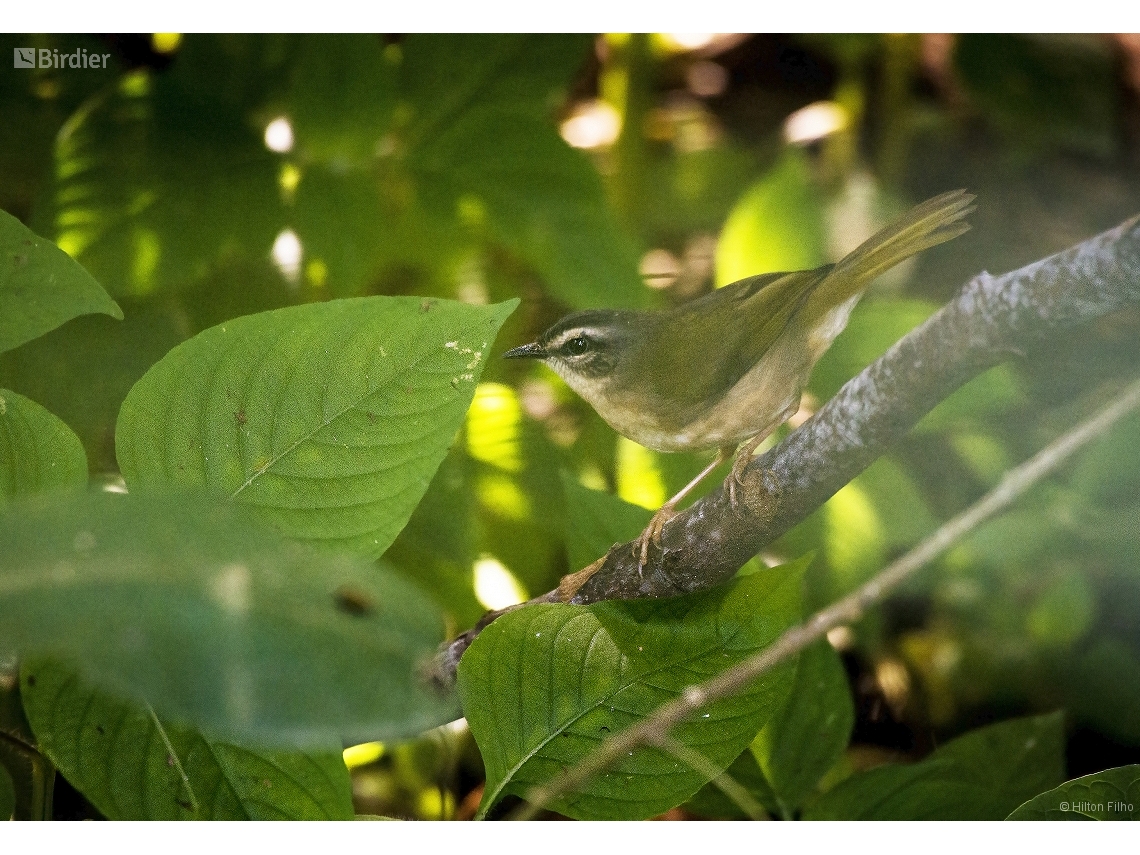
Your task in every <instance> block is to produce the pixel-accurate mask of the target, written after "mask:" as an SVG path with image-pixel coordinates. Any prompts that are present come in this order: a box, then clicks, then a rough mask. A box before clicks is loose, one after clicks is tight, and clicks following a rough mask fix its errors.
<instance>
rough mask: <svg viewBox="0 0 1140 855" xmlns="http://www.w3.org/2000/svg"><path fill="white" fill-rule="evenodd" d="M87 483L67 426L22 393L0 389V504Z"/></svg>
mask: <svg viewBox="0 0 1140 855" xmlns="http://www.w3.org/2000/svg"><path fill="white" fill-rule="evenodd" d="M86 483H87V455H86V454H84V453H83V445H82V444H81V443H80V442H79V437H77V436H76V435H75V434H74V433H72V431H71V428H69V427H68V426H67V425H65V424H64V423H63V422H61V421H60V420H59V419H57V418H56V417H55V416H53V415H52V414H51V413H49V412H48V411H47V410H45V409H44V408H43V407H41V406H40V405H39V404H37V403H36V402H35V401H29V400H28V399H27V398H25V397H24V396H23V395H17V394H16V393H15V392H10V391H8V390H7V389H0V508H3V507H4V506H5V505H7V504H8V502H9V501H10V500H12V499H15V498H18V497H20V496H28V495H31V494H32V493H39V492H43V491H46V490H52V489H58V488H62V487H79V486H82V485H84V484H86Z"/></svg>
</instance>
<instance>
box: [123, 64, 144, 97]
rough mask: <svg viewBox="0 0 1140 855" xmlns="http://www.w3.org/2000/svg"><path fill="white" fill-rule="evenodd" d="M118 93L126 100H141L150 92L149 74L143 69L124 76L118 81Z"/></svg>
mask: <svg viewBox="0 0 1140 855" xmlns="http://www.w3.org/2000/svg"><path fill="white" fill-rule="evenodd" d="M119 92H120V93H121V94H123V95H125V96H126V97H128V98H142V97H144V96H145V95H146V94H147V93H149V92H150V72H148V71H146V70H145V69H139V70H137V71H132V72H130V73H129V74H124V75H123V77H122V79H121V80H120V81H119Z"/></svg>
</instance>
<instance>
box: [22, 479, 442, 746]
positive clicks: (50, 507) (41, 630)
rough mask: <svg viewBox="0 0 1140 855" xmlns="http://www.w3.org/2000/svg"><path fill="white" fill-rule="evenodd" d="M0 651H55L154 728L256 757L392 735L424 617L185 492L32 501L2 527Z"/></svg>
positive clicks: (431, 705)
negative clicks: (144, 711) (159, 721)
mask: <svg viewBox="0 0 1140 855" xmlns="http://www.w3.org/2000/svg"><path fill="white" fill-rule="evenodd" d="M0 543H3V544H4V548H5V560H4V562H3V563H2V564H0V653H17V654H19V655H20V656H21V657H32V656H35V655H38V654H44V655H52V656H58V657H60V658H63V659H66V660H68V661H69V662H71V663H72V664H74V665H76V666H78V667H79V668H80V671H81V673H82V674H83V675H84V676H85V677H86V678H88V679H91V680H93V681H94V682H95V683H96V685H97V686H99V687H100V688H101V689H106V690H107V691H110V692H113V693H116V694H122V695H127V696H130V697H134V698H143V699H146V700H147V701H149V702H150V703H151V704H152V705H153V706H154V708H155V709H156V710H157V711H158V713H159V714H160V715H161V716H163V718H164V719H169V720H171V721H178V722H188V723H192V724H194V725H195V726H197V727H199V728H201V729H203V730H205V731H207V732H209V733H212V734H214V735H217V736H220V737H223V738H240V739H242V740H243V741H245V740H256V741H257V742H258V744H264V745H267V746H271V745H281V746H297V745H318V746H327V745H328V744H329V742H330V741H332V740H336V739H340V738H348V739H356V740H357V741H364V740H366V739H398V738H402V737H406V736H409V735H411V734H414V733H418V732H420V731H422V730H424V729H426V728H429V727H433V726H436V725H438V724H441V723H443V722H445V721H447V720H449V719H450V718H453V717H454V716H455V708H454V705H453V704H454V702H453V700H451V699H448V698H445V697H441V696H438V695H437V694H436V693H435V692H434V691H432V690H430V689H428V688H427V687H425V686H423V685H422V684H421V680H420V678H419V677H418V676H417V668H418V667H419V664H420V663H421V662H422V661H423V660H426V659H428V658H430V657H431V655H432V654H433V652H434V650H435V647H436V645H437V644H438V643H439V641H440V638H441V634H442V633H441V628H442V627H441V623H442V622H441V621H440V618H439V614H438V612H437V611H436V610H435V609H434V608H433V607H432V606H431V605H430V603H429V602H428V601H427V600H426V599H425V598H424V596H423V595H422V594H419V593H418V592H417V591H415V590H414V589H413V588H412V587H411V586H410V585H408V584H407V583H406V582H403V581H401V580H400V579H398V578H396V576H395V575H394V574H392V573H391V572H390V571H388V570H386V569H382V568H380V567H377V566H376V565H375V564H373V563H372V562H369V561H366V560H364V559H360V558H351V557H348V556H345V555H343V554H337V555H333V554H328V553H326V552H320V551H314V550H312V549H310V548H308V547H305V546H302V545H300V544H297V543H293V542H290V541H285V540H283V539H282V538H281V537H280V536H278V535H276V534H275V533H273V532H271V531H268V530H266V529H265V528H264V527H263V526H261V525H260V524H259V523H258V522H257V520H256V519H254V518H253V516H252V514H251V512H250V511H249V510H248V509H246V508H242V507H239V506H236V505H233V504H230V503H221V504H219V503H216V502H214V501H209V502H207V501H206V500H205V499H204V498H203V497H200V496H195V495H193V494H170V495H159V494H152V493H148V492H146V491H143V492H142V493H139V492H132V493H131V494H130V495H126V496H122V495H113V494H108V493H92V494H80V495H72V496H67V497H54V498H53V497H42V498H41V497H36V498H34V499H30V500H26V501H24V502H23V503H22V504H21V505H20V506H18V507H12V508H9V509H8V510H7V511H6V512H5V513H3V514H2V515H0Z"/></svg>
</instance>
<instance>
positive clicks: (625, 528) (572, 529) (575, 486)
mask: <svg viewBox="0 0 1140 855" xmlns="http://www.w3.org/2000/svg"><path fill="white" fill-rule="evenodd" d="M562 489H563V491H564V492H565V493H566V551H567V553H569V557H570V566H571V568H573V569H575V570H580V569H581V568H583V567H585V566H587V565H588V564H590V562H592V561H593V560H594V559H596V558H598V557H600V556H602V555H605V554H606V552H607V551H609V548H610V547H611V546H613V545H614V544H615V543H624V542H625V541H627V540H633V539H634V538H635V537H637V536H638V535H639V534H641V532H642V531H644V530H645V527H646V526H647V525H649V520H650V518H651V517H652V516H653V512H652V511H649V510H646V509H645V508H642V507H640V506H638V505H631V504H630V503H629V502H626V501H623V500H622V499H619V498H618V497H617V496H614V495H611V494H610V493H603V492H601V491H599V490H591V489H590V488H588V487H583V486H582V485H581V484H579V483H578V481H577V479H575V478H574V477H573V476H571V475H569V474H567V473H565V472H563V473H562Z"/></svg>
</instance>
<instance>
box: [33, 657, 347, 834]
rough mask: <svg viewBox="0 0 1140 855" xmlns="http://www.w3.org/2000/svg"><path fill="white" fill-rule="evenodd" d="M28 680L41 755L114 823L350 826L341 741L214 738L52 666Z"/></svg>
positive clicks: (41, 664)
mask: <svg viewBox="0 0 1140 855" xmlns="http://www.w3.org/2000/svg"><path fill="white" fill-rule="evenodd" d="M20 679H21V683H22V687H21V694H22V697H23V699H24V709H25V711H26V712H27V714H28V719H29V721H30V722H31V724H32V728H33V730H34V731H35V734H36V739H37V740H38V742H39V746H40V748H41V750H43V751H44V753H46V754H47V755H48V757H50V758H51V760H52V762H53V763H55V765H56V766H57V767H58V769H59V770H60V772H62V773H63V775H64V777H66V778H67V780H68V782H69V783H70V784H71V785H72V786H74V787H75V788H76V789H77V790H79V791H80V792H81V793H83V795H84V796H86V797H87V800H88V801H90V802H91V804H93V805H94V806H95V807H96V808H98V809H99V811H100V812H101V813H102V814H103V815H104V816H106V817H107V818H108V819H132V820H139V819H162V820H171V819H352V782H351V780H350V779H349V776H348V769H347V768H346V767H345V765H344V760H343V759H342V757H341V752H340V749H339V746H338V745H337V744H336V743H333V744H331V745H326V746H324V747H323V749H322V750H320V751H319V753H312V754H298V753H284V752H261V751H256V750H251V749H249V748H244V747H242V746H240V745H233V744H230V743H227V742H222V741H218V740H215V739H211V738H210V737H208V736H205V735H203V734H201V733H199V732H197V731H195V730H192V729H191V728H187V727H181V726H178V725H173V724H170V723H168V722H162V721H160V720H159V719H158V718H157V717H155V716H154V715H153V713H152V712H151V711H150V709H149V708H148V707H147V706H146V705H145V704H138V703H134V702H130V701H124V700H121V699H118V698H115V697H112V696H111V695H108V694H106V693H105V692H102V691H100V690H98V689H96V688H94V687H93V686H92V685H90V684H89V683H87V682H86V681H84V680H83V678H82V677H80V676H79V675H78V674H76V672H75V671H74V670H73V669H71V668H69V667H68V666H67V665H64V664H62V663H60V662H55V661H52V660H50V659H38V660H31V661H26V662H24V664H23V667H22V669H21V675H20Z"/></svg>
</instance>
